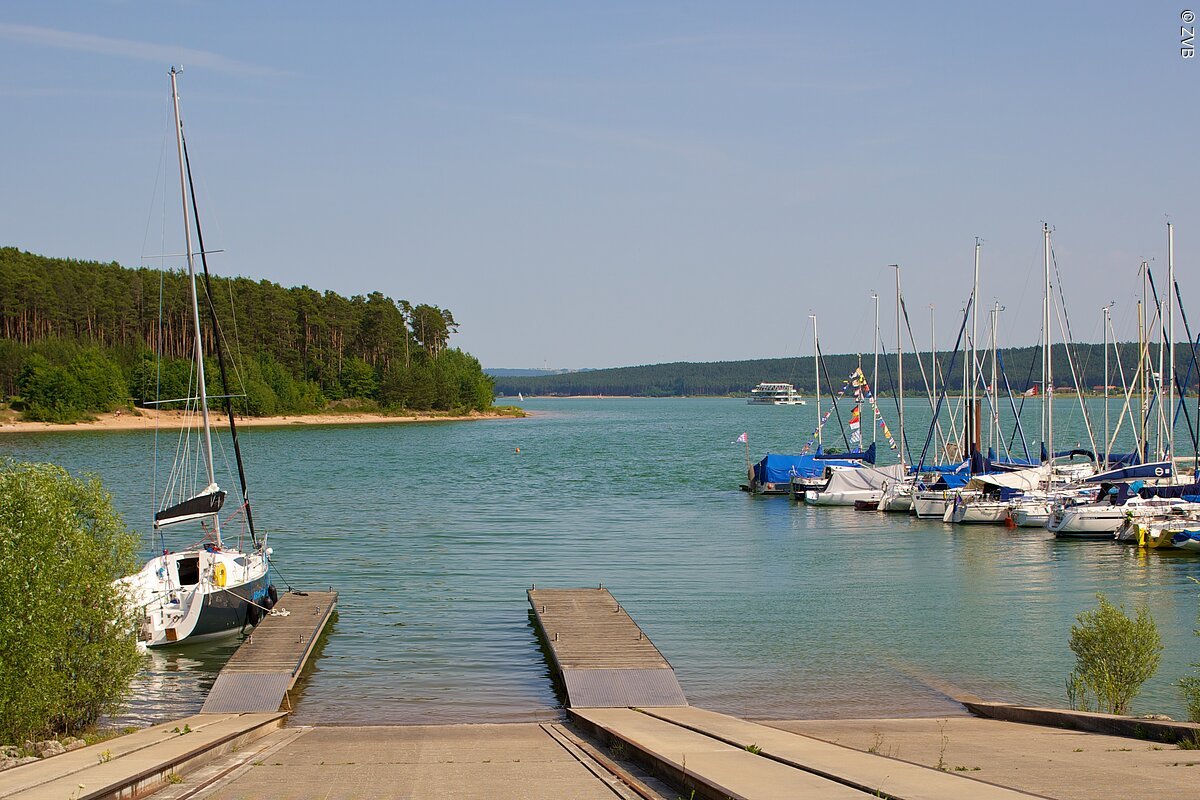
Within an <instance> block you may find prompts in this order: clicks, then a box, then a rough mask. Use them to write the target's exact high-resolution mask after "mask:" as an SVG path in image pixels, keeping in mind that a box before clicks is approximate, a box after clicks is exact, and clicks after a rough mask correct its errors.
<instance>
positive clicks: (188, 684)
mask: <svg viewBox="0 0 1200 800" xmlns="http://www.w3.org/2000/svg"><path fill="white" fill-rule="evenodd" d="M240 643H241V637H240V636H233V637H227V638H225V639H220V640H216V641H211V642H196V643H194V644H182V645H180V646H178V647H173V648H165V649H164V648H155V649H153V650H150V651H148V652H147V653H146V658H145V662H144V666H143V667H142V671H141V672H140V673H139V674H138V677H137V678H136V680H134V682H133V688H132V692H131V695H130V696H131V700H130V704H129V708H128V709H126V711H125V713H124V714H121V715H120V716H117V717H114V718H113V719H112V720H111V724H112V725H114V726H117V727H124V726H127V725H134V726H139V727H140V726H144V725H153V724H155V723H158V722H167V721H168V720H173V719H179V718H180V717H185V716H188V715H190V714H195V713H196V712H198V711H199V710H200V706H202V705H203V704H204V698H205V697H206V696H207V695H208V690H209V689H210V688H211V687H212V684H213V681H215V680H216V679H217V673H218V672H220V671H221V667H223V666H225V662H226V661H228V660H229V656H230V655H232V654H233V651H234V650H236V649H237V647H238V645H239V644H240Z"/></svg>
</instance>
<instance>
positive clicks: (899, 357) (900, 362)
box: [892, 264, 905, 466]
mask: <svg viewBox="0 0 1200 800" xmlns="http://www.w3.org/2000/svg"><path fill="white" fill-rule="evenodd" d="M892 266H893V267H895V268H896V373H897V375H898V376H899V377H898V379H899V383H900V385H899V386H897V387H896V391H897V397H898V398H899V400H900V404H899V405H900V466H904V446H905V442H904V339H903V338H901V336H900V265H899V264H892Z"/></svg>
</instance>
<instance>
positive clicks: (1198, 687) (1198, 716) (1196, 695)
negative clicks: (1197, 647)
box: [1179, 578, 1200, 722]
mask: <svg viewBox="0 0 1200 800" xmlns="http://www.w3.org/2000/svg"><path fill="white" fill-rule="evenodd" d="M1192 580H1196V579H1195V578H1192ZM1197 583H1200V581H1197ZM1192 632H1193V633H1194V634H1196V635H1197V636H1200V628H1197V629H1196V630H1194V631H1192ZM1192 668H1193V669H1195V671H1196V674H1195V675H1189V676H1188V677H1186V678H1182V679H1180V681H1179V688H1180V689H1182V690H1183V702H1184V704H1185V705H1186V706H1187V710H1188V719H1190V720H1191V721H1192V722H1200V662H1197V663H1195V664H1192Z"/></svg>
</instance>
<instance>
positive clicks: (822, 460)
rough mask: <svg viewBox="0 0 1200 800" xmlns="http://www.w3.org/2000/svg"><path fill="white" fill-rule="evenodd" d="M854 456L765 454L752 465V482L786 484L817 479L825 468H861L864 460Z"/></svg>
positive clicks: (823, 472)
mask: <svg viewBox="0 0 1200 800" xmlns="http://www.w3.org/2000/svg"><path fill="white" fill-rule="evenodd" d="M855 455H856V454H855V453H845V454H839V455H825V454H822V453H806V454H804V455H802V456H785V455H780V454H778V453H767V455H766V457H765V458H763V460H762V461H759V462H758V463H757V464H755V465H754V480H755V481H756V482H758V483H788V482H790V481H791V479H792V478H819V477H821V476H822V475H824V474H825V468H826V467H860V466H862V463H863V461H864V460H865V459H862V458H855V457H854V456H855ZM872 455H873V454H872Z"/></svg>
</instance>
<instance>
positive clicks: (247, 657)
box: [201, 591, 338, 714]
mask: <svg viewBox="0 0 1200 800" xmlns="http://www.w3.org/2000/svg"><path fill="white" fill-rule="evenodd" d="M337 598H338V595H337V592H334V591H328V592H288V593H287V594H285V595H282V596H281V597H280V598H279V602H278V603H277V604H276V605H275V609H274V610H277V611H279V612H283V611H286V612H288V613H287V614H282V613H280V614H271V615H268V616H267V618H266V619H264V620H263V621H262V622H260V623H259V624H258V627H256V628H255V629H254V632H253V633H252V634H250V635H249V636H247V637H246V639H245V641H243V642H242V645H241V647H239V648H238V649H237V650H236V651H235V652H234V654H233V655H232V656H230V658H229V661H228V662H227V663H226V664H225V667H224V668H223V669H222V670H221V672H220V673H219V674H218V675H217V680H216V681H215V682H214V683H213V686H212V689H211V690H210V691H209V693H208V699H206V700H205V701H204V707H203V708H202V709H201V712H202V713H206V714H208V713H231V712H232V713H246V712H252V711H277V710H278V709H279V707H280V706H281V705H282V704H283V702H284V700H285V698H286V697H287V693H288V691H289V690H290V689H291V688H292V687H293V686H295V685H296V681H297V680H298V679H299V678H300V672H301V671H302V670H303V669H304V664H305V662H307V661H308V657H309V655H311V654H312V651H313V648H314V647H315V646H316V643H317V639H319V638H320V636H321V632H322V631H323V630H324V629H325V625H326V623H328V622H329V619H330V618H331V617H332V616H333V612H334V609H335V608H336V607H337Z"/></svg>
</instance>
